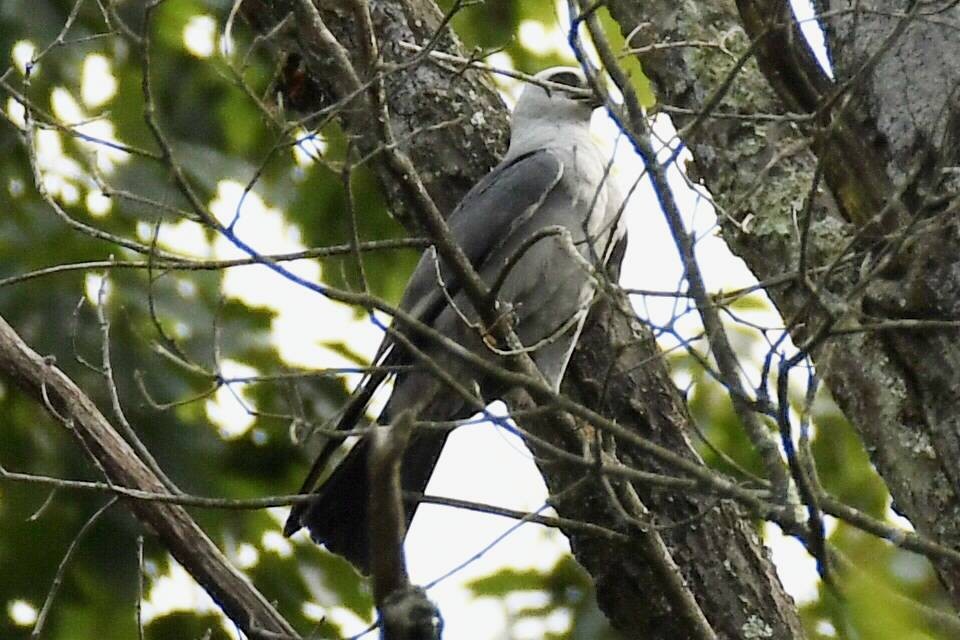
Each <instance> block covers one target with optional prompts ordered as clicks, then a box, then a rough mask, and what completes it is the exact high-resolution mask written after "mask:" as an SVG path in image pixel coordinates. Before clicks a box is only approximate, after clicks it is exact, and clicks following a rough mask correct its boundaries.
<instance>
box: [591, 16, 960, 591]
mask: <svg viewBox="0 0 960 640" xmlns="http://www.w3.org/2000/svg"><path fill="white" fill-rule="evenodd" d="M945 4H946V3H945ZM608 5H609V6H610V9H611V12H612V13H613V15H614V17H615V19H616V20H617V21H618V23H619V24H620V26H621V29H622V31H623V33H625V34H626V33H631V32H634V30H635V28H636V27H637V26H638V25H641V24H642V25H645V26H644V27H643V29H641V31H640V32H636V33H635V36H634V39H633V40H632V42H631V45H632V46H635V47H636V46H639V45H642V44H647V43H648V42H665V41H675V42H678V41H713V42H721V41H722V42H724V43H726V45H727V46H728V48H729V49H730V50H731V51H732V52H733V54H734V56H739V55H741V54H742V53H743V52H744V51H746V49H747V47H748V46H750V42H751V39H756V40H757V46H756V48H755V60H756V63H755V62H754V61H751V62H748V63H747V64H746V65H745V66H744V68H743V69H741V70H740V71H739V72H738V75H737V76H736V79H735V80H734V81H733V83H732V84H731V85H730V86H731V87H732V88H730V89H729V90H728V91H727V92H726V95H725V97H724V99H723V100H722V101H721V102H719V104H717V105H714V107H715V111H717V112H732V113H738V114H774V115H776V114H780V115H785V114H787V113H788V112H793V113H797V114H806V113H813V112H814V111H816V110H818V109H820V107H821V106H823V105H825V104H827V101H828V100H832V101H833V102H832V105H831V106H830V108H829V109H828V110H825V111H826V113H823V112H819V113H816V116H817V117H816V118H814V119H813V120H810V119H807V120H798V119H795V118H780V119H766V120H762V119H746V118H744V119H735V118H712V117H709V116H708V117H706V118H703V119H702V120H701V121H700V122H699V124H698V126H697V128H696V129H695V131H693V132H692V133H691V134H690V135H688V136H687V138H686V140H685V141H686V143H687V145H688V148H689V149H690V151H691V152H692V154H693V156H694V160H695V163H696V170H697V174H698V175H699V176H700V177H701V178H702V180H703V182H704V184H705V185H706V186H707V188H708V189H709V190H710V192H711V193H712V194H713V196H714V198H715V199H716V202H717V205H718V208H720V209H721V210H722V212H723V215H721V216H720V217H719V218H720V220H721V224H722V227H723V232H724V236H725V238H726V240H727V242H728V244H729V245H730V247H731V248H732V249H733V250H734V251H735V252H736V253H737V254H738V255H739V256H740V257H742V258H743V259H744V260H745V261H746V262H747V264H748V265H749V267H750V268H751V270H752V271H753V272H754V274H756V276H757V277H758V278H759V279H760V280H764V279H767V278H770V277H773V276H780V275H782V274H784V273H787V274H789V273H796V272H797V271H798V270H799V268H800V265H801V264H802V261H801V256H800V252H801V246H802V240H801V237H802V235H803V234H804V231H803V229H804V227H805V225H806V224H807V223H806V221H805V220H802V219H801V220H800V221H799V223H798V222H797V221H796V218H795V217H794V216H801V214H802V211H803V208H804V203H805V202H806V201H807V198H808V195H809V194H810V191H811V185H812V184H815V175H816V174H817V167H818V162H819V163H820V170H821V172H822V176H823V182H824V183H825V184H826V186H828V187H829V190H825V189H820V190H817V191H816V193H815V195H814V197H813V202H812V207H811V208H810V212H811V220H810V222H809V230H808V231H806V234H807V248H806V254H807V255H806V257H805V264H806V269H805V271H804V274H801V275H802V276H805V277H807V278H808V279H809V280H810V281H811V282H813V283H814V288H815V290H816V291H817V292H818V294H819V299H818V300H815V301H813V304H811V295H810V289H811V287H809V286H805V285H804V283H803V282H802V280H801V279H794V280H791V281H790V282H789V283H788V284H786V285H783V286H774V287H769V288H768V289H767V293H768V294H769V295H770V297H771V298H772V300H773V301H774V303H775V304H776V306H777V308H778V309H779V311H780V313H781V315H782V316H783V317H784V318H785V319H787V320H788V321H792V323H791V324H792V335H793V338H794V341H795V342H796V343H797V344H803V343H804V341H805V340H807V339H808V338H809V337H810V336H811V335H814V334H815V333H816V332H817V331H818V330H819V328H820V327H821V326H823V323H824V322H831V323H835V324H834V325H833V326H835V327H836V328H838V329H840V328H842V329H844V330H847V331H849V330H855V332H852V333H836V334H835V335H831V336H830V337H829V338H828V339H827V340H826V341H824V342H822V343H819V344H818V345H816V346H815V347H814V348H813V356H814V360H815V363H816V366H817V370H818V372H819V374H820V375H821V376H822V377H823V378H824V380H825V381H826V382H827V384H828V386H829V388H830V391H831V392H832V393H833V395H834V397H835V398H836V400H837V401H838V403H839V404H840V406H841V408H842V409H843V410H844V413H845V414H846V416H847V418H848V419H849V420H850V421H851V422H852V424H853V425H854V426H855V428H856V429H857V430H858V431H859V433H860V435H861V437H862V438H863V440H864V443H865V445H866V448H867V451H868V452H869V453H870V456H871V458H872V460H873V462H874V464H875V465H876V467H877V469H878V470H879V472H880V473H881V475H882V476H883V477H884V479H885V480H886V483H887V486H888V487H889V489H890V492H891V494H892V495H893V498H894V501H895V502H894V504H895V508H896V509H897V511H898V512H900V513H902V514H903V515H905V516H907V517H908V518H909V519H910V520H911V522H912V523H913V525H914V526H915V527H916V529H917V531H918V532H919V533H922V534H924V535H926V536H929V537H931V538H933V539H935V540H937V541H939V542H940V543H942V544H944V545H946V546H949V547H952V548H958V547H960V500H958V493H960V471H958V469H960V465H958V463H957V461H958V460H960V343H958V341H957V330H956V328H951V327H949V326H945V325H948V324H949V323H941V324H940V325H937V324H936V323H935V322H933V323H931V322H930V321H942V320H947V321H955V320H956V319H957V318H958V312H960V263H958V256H960V247H958V243H960V229H958V222H957V218H956V214H955V212H954V208H955V197H951V196H950V194H951V193H955V192H956V190H957V186H958V179H957V174H956V173H943V172H942V170H943V169H945V168H949V167H955V166H956V165H957V164H958V159H960V156H958V154H960V148H958V140H960V137H958V133H960V126H958V124H960V109H958V106H957V104H958V103H957V97H956V96H957V87H958V82H960V40H958V39H957V37H956V32H955V30H953V29H952V27H951V26H949V24H950V23H951V22H952V23H955V22H956V20H957V19H958V18H960V9H957V8H950V9H949V10H947V11H946V12H942V11H941V12H937V11H936V7H933V6H931V4H930V3H909V2H884V1H880V2H876V3H871V6H870V9H871V11H869V12H867V11H864V12H863V13H859V14H855V13H852V12H848V13H844V12H842V11H841V10H849V9H851V8H852V7H853V6H855V5H856V6H859V3H856V2H852V1H846V0H837V1H828V2H821V3H820V8H821V9H823V10H825V11H837V12H838V13H837V14H836V15H834V16H833V17H832V18H831V19H830V20H829V21H828V23H827V36H828V43H829V45H830V50H831V53H832V56H833V64H834V68H835V72H836V82H833V81H831V80H830V79H829V78H828V77H826V75H825V74H823V72H822V71H820V70H819V68H818V67H817V66H816V64H815V62H814V61H813V58H812V56H811V55H810V52H809V51H808V50H807V47H806V44H805V42H804V40H803V38H802V37H799V32H798V31H797V30H796V26H795V24H794V22H793V17H792V14H791V13H790V11H789V8H784V6H781V4H780V3H763V2H751V1H748V0H740V1H739V2H737V3H736V4H735V3H734V2H733V1H728V2H723V1H720V2H711V3H693V2H682V3H677V2H673V1H663V2H646V3H636V2H628V1H625V0H611V1H610V2H609V3H608ZM784 5H785V3H784ZM910 5H916V7H915V8H914V9H913V10H912V11H914V12H919V11H921V10H925V11H927V12H928V13H929V14H930V15H927V16H920V15H913V16H912V18H911V19H909V20H906V21H905V20H904V19H902V18H900V17H898V16H897V14H898V13H899V12H904V11H908V9H909V6H910ZM771 6H774V7H776V8H775V9H771ZM924 7H925V9H923V8H924ZM637 33H639V34H642V35H641V36H638V35H637ZM641 61H642V63H643V65H644V70H645V72H646V73H647V75H648V76H649V77H650V78H651V80H652V81H653V83H654V86H655V88H656V92H657V97H658V102H659V103H661V104H663V105H666V106H667V107H668V108H673V111H672V113H673V118H674V121H675V123H676V124H677V127H678V128H681V127H684V126H686V125H687V124H689V123H691V122H693V120H694V118H695V117H696V116H695V114H698V113H700V112H701V111H702V110H703V109H704V108H705V107H707V106H708V103H709V102H710V99H711V97H713V95H714V92H715V91H716V90H717V89H718V87H720V86H721V85H722V84H723V83H724V82H725V80H726V79H727V74H728V72H729V70H730V69H731V68H732V67H733V65H734V60H733V59H732V58H731V57H729V56H727V55H726V54H724V53H721V52H719V51H716V50H707V49H694V48H688V49H680V48H674V49H667V50H661V51H657V52H652V53H649V54H647V55H644V56H642V60H641ZM838 86H843V87H844V93H843V94H842V95H836V96H835V95H834V94H833V91H834V90H835V89H836V88H837V87H838ZM808 136H812V140H811V139H810V138H808ZM785 150H790V152H785ZM774 160H775V162H773V161H774ZM758 176H759V178H758ZM858 234H859V235H858ZM884 234H886V235H884ZM855 236H857V237H856V239H855ZM848 246H851V247H852V248H853V251H852V252H851V257H852V259H851V260H848V261H847V262H846V263H841V264H840V265H839V267H838V268H836V269H834V271H833V272H832V273H830V274H828V276H827V277H824V276H822V275H821V274H822V272H818V271H817V269H818V268H821V267H824V266H826V265H829V264H831V263H832V262H833V261H834V260H835V259H836V258H837V257H838V256H839V255H840V254H841V253H842V252H843V251H844V248H845V247H848ZM891 247H892V249H890V248H891ZM904 320H911V321H913V320H919V321H921V322H904ZM923 321H926V322H927V324H926V325H924V324H923ZM870 325H879V326H878V328H876V329H871V328H870ZM934 564H935V565H936V567H937V570H938V572H939V575H940V577H941V579H942V581H943V583H944V584H945V585H946V588H947V589H948V591H949V592H950V594H951V596H952V598H953V602H954V605H955V606H957V605H960V567H958V566H956V564H951V563H949V562H947V561H937V560H934Z"/></svg>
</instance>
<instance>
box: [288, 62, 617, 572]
mask: <svg viewBox="0 0 960 640" xmlns="http://www.w3.org/2000/svg"><path fill="white" fill-rule="evenodd" d="M534 77H535V79H536V82H533V83H528V84H527V85H526V86H525V87H524V88H523V89H522V91H521V93H520V96H519V98H518V99H517V102H516V106H515V107H514V110H513V112H512V114H511V119H510V144H509V147H508V150H507V153H506V155H505V156H504V158H503V160H502V161H501V162H500V163H499V164H498V165H497V166H496V167H495V168H494V169H493V170H491V172H490V173H489V174H488V175H486V176H485V177H484V178H483V179H481V180H480V181H479V182H478V183H477V184H476V185H475V186H474V187H473V188H472V189H471V190H470V191H468V192H467V194H466V195H465V196H464V198H463V199H462V200H461V202H460V204H459V205H457V207H456V208H455V209H454V211H453V212H452V213H451V214H450V217H449V218H448V220H447V222H448V225H449V229H450V233H451V235H452V237H453V239H454V240H456V242H457V243H459V245H460V247H461V248H462V250H463V252H464V253H465V255H466V257H467V258H468V259H469V260H470V262H471V264H472V265H473V267H474V269H475V270H476V271H477V273H478V274H479V275H480V277H481V278H482V279H483V281H484V282H485V283H486V284H487V286H488V287H493V288H494V289H495V294H496V297H497V299H498V301H499V302H500V303H502V304H503V305H504V306H503V308H505V309H509V312H510V313H511V314H512V316H513V324H512V326H513V328H514V331H515V332H516V335H517V337H518V338H519V340H520V342H521V343H522V345H523V347H524V351H526V352H528V354H529V355H530V356H531V357H532V359H533V361H534V363H535V364H536V365H537V368H538V369H539V370H540V373H541V374H542V375H543V378H544V379H545V380H546V382H547V383H548V384H550V385H551V386H552V387H553V388H554V389H555V390H559V386H560V382H561V380H562V378H563V374H564V371H565V369H566V367H567V364H568V362H569V360H570V356H571V354H572V352H573V348H574V346H575V345H576V341H577V338H578V337H579V335H580V332H581V330H582V328H583V325H584V321H585V319H586V316H587V312H588V311H589V308H590V306H591V303H592V301H593V299H594V298H595V296H596V294H597V291H598V287H597V280H596V273H597V272H602V271H603V270H604V269H605V268H607V267H611V266H612V265H611V263H612V262H617V263H618V262H619V259H620V258H622V255H623V249H624V247H625V242H626V235H625V224H624V222H623V219H622V211H623V202H622V198H621V196H620V191H619V189H618V188H617V187H616V185H615V181H614V179H613V177H612V176H611V173H610V168H611V167H610V162H609V161H608V159H607V158H605V156H604V154H603V153H602V152H601V150H600V149H599V148H598V147H597V145H596V144H595V142H594V140H593V138H592V134H591V132H590V120H591V116H592V113H593V112H594V111H595V110H596V109H597V108H598V107H600V106H602V104H603V100H602V99H600V98H599V97H598V96H597V94H596V93H595V92H594V91H592V90H590V88H589V85H588V82H587V78H586V76H585V74H584V73H583V71H582V70H581V69H580V68H577V67H553V68H550V69H546V70H544V71H541V72H539V73H538V74H536V75H535V76H534ZM556 229H563V230H564V232H565V233H567V234H568V239H569V240H572V243H573V244H572V246H573V247H575V250H576V253H577V254H579V255H578V256H575V255H573V254H572V250H571V249H570V247H571V245H570V242H569V241H568V242H566V243H565V242H564V239H563V238H562V234H560V233H551V231H553V230H556ZM590 265H592V266H593V267H595V269H596V271H593V270H592V269H590V268H587V267H589V266H590ZM592 271H593V272H592ZM399 308H400V309H402V310H403V311H405V312H406V313H407V314H409V315H411V316H413V317H414V318H416V319H417V320H419V321H420V322H422V323H424V324H425V325H427V326H429V327H431V328H432V329H434V330H436V331H437V332H439V333H440V334H442V335H443V336H444V337H446V338H449V339H450V340H452V341H454V342H455V343H457V344H459V345H461V346H463V347H464V348H466V349H469V350H470V351H471V352H473V353H475V354H477V355H480V356H482V357H483V358H485V359H487V360H489V361H491V362H498V361H500V360H501V353H498V350H497V349H495V348H493V345H492V344H491V339H490V337H489V335H484V330H483V327H482V323H480V322H479V320H478V319H477V316H478V314H477V313H476V312H475V310H474V308H473V305H472V304H471V303H470V301H469V300H468V299H467V296H466V294H465V293H464V292H463V291H462V290H461V287H460V286H459V284H458V278H457V277H456V274H454V273H452V269H450V268H449V266H448V265H447V264H446V263H445V262H444V260H443V259H442V258H441V257H438V255H437V252H436V251H435V250H434V249H433V248H428V249H427V250H426V251H425V252H424V253H423V255H422V256H421V258H420V261H419V262H418V264H417V266H416V268H415V269H414V271H413V274H412V275H411V277H410V280H409V281H408V283H407V287H406V289H405V291H404V294H403V296H402V298H401V301H400V303H399ZM396 328H397V331H398V332H400V334H401V335H402V336H404V337H405V338H406V339H407V340H408V341H409V343H408V346H404V345H403V344H402V342H403V341H401V340H398V339H396V338H394V337H391V336H390V334H389V333H388V334H386V336H385V338H384V340H383V343H382V344H381V345H380V348H379V349H378V351H377V356H376V357H375V359H374V361H375V362H376V363H378V364H380V365H383V366H381V367H379V368H377V370H376V371H375V372H374V373H371V374H369V375H368V376H367V377H366V379H365V380H363V381H361V384H360V385H359V386H358V388H357V390H355V392H354V393H353V394H352V396H351V398H350V400H348V402H347V404H346V405H345V408H344V409H343V411H342V412H341V415H340V417H339V421H338V423H337V429H340V430H351V429H354V428H355V427H356V425H357V424H358V423H359V422H361V421H362V420H363V415H364V412H365V411H366V406H367V404H368V402H369V400H370V398H371V397H372V395H373V393H374V391H375V390H376V389H377V388H378V387H379V386H380V385H381V384H383V383H384V381H385V380H386V379H387V377H388V374H387V373H386V371H387V370H389V369H391V368H393V369H395V370H398V373H396V376H395V380H394V385H393V389H392V392H391V394H390V397H389V399H388V400H387V402H386V405H385V407H384V409H383V411H382V412H381V413H380V415H379V417H378V419H377V423H378V424H381V425H387V424H390V422H391V420H393V419H395V418H396V417H397V416H399V415H400V414H401V412H403V411H404V410H407V409H411V408H416V409H417V416H418V419H420V420H425V421H426V420H429V421H443V422H448V421H449V422H455V421H458V420H464V419H466V418H469V417H470V416H472V415H473V414H475V413H476V405H474V404H471V403H468V402H467V401H466V400H465V399H464V398H463V395H462V394H461V393H457V392H455V391H453V390H451V389H450V388H449V387H446V386H445V385H444V384H442V383H440V382H438V380H437V377H436V376H435V375H433V374H432V373H431V372H430V371H429V370H427V368H425V367H423V366H415V365H417V362H418V360H417V358H416V357H414V354H413V353H411V350H410V349H409V344H413V345H414V346H415V347H416V349H417V350H420V351H421V353H422V354H423V355H425V356H427V357H429V358H430V360H431V362H432V363H433V364H434V365H435V366H439V367H440V368H442V370H443V371H445V372H447V373H449V374H450V376H451V377H452V379H454V380H457V381H458V382H462V383H464V386H466V387H468V388H471V389H474V390H476V391H477V392H479V395H480V397H481V398H482V400H483V402H485V403H489V402H492V401H494V400H496V399H500V398H502V397H503V395H504V394H505V393H507V392H508V391H509V389H507V388H505V387H504V386H503V384H502V383H500V382H498V380H497V379H495V378H493V377H492V376H486V375H483V374H482V373H480V372H478V371H477V370H476V369H474V368H471V367H470V366H469V365H468V364H466V363H464V362H463V360H462V359H461V358H458V357H457V356H456V355H455V354H452V353H451V352H450V349H446V348H444V347H443V346H442V345H437V344H436V343H435V341H430V340H427V339H424V338H423V337H422V336H421V335H420V334H418V333H417V332H416V331H415V330H412V329H408V328H405V327H403V326H397V327H396ZM421 357H422V356H421ZM404 365H405V367H404V368H401V366H404ZM411 365H413V366H411ZM449 433H450V430H437V429H424V430H418V431H417V432H415V433H414V435H413V437H412V438H411V441H410V443H409V444H408V446H407V448H406V450H405V451H404V454H403V458H402V465H401V472H400V473H401V486H402V488H403V489H404V490H405V491H409V492H414V493H422V492H423V491H424V490H425V489H426V486H427V483H428V481H429V479H430V476H431V474H432V473H433V469H434V467H435V466H436V464H437V461H438V459H439V457H440V452H441V450H442V449H443V446H444V443H445V442H446V439H447V436H448V435H449ZM341 440H342V439H341ZM341 440H337V439H331V440H330V441H329V442H328V443H327V444H326V445H325V447H324V448H323V450H322V451H321V452H320V454H319V456H318V458H317V461H316V462H315V463H314V465H313V468H312V469H311V470H310V472H309V474H308V476H307V478H306V480H305V482H304V484H303V487H302V488H301V490H300V493H301V494H311V497H310V499H308V500H305V501H301V502H298V503H296V504H294V506H293V508H292V509H291V512H290V515H289V517H288V519H287V522H286V525H285V527H284V535H286V536H291V535H293V534H294V533H296V532H297V531H298V530H300V529H301V528H304V527H305V528H307V529H308V530H309V532H310V536H311V537H312V538H313V540H314V541H315V542H317V543H318V544H322V545H324V546H326V548H327V549H328V550H329V551H331V552H333V553H336V554H338V555H341V556H343V557H345V558H346V559H347V560H349V561H350V562H351V563H352V564H353V565H354V566H355V567H356V568H357V569H359V570H360V571H361V572H362V573H365V574H368V573H369V572H370V563H371V552H370V549H369V548H368V545H369V543H368V540H369V531H368V529H369V524H368V520H367V509H368V482H369V479H368V470H367V467H368V462H367V461H368V457H369V454H370V448H371V437H370V436H362V437H360V439H359V440H358V441H357V442H356V443H355V444H354V445H353V447H352V449H350V450H349V452H348V453H347V454H346V456H345V457H344V458H343V459H342V460H341V461H340V462H339V464H337V465H336V466H335V467H334V468H333V470H332V471H330V472H329V473H327V471H328V469H327V467H328V466H329V463H330V460H331V459H332V458H333V457H334V453H335V452H336V450H337V449H338V448H340V447H342V444H341ZM325 475H326V479H325V480H323V481H322V482H320V483H318V480H319V479H321V478H322V477H323V476H325ZM416 507H417V505H416V504H415V503H414V504H412V505H408V506H407V510H406V513H405V516H406V523H407V525H408V527H409V524H410V522H411V520H412V519H413V515H414V513H415V512H416Z"/></svg>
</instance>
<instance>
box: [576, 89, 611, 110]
mask: <svg viewBox="0 0 960 640" xmlns="http://www.w3.org/2000/svg"><path fill="white" fill-rule="evenodd" d="M577 100H579V101H580V102H582V103H584V104H586V105H587V106H589V107H590V108H591V109H598V108H600V107H602V106H603V105H604V104H606V102H605V101H604V99H603V96H601V95H600V94H598V93H594V92H593V91H590V92H589V93H587V92H586V91H585V92H584V93H583V95H582V96H578V97H577Z"/></svg>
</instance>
